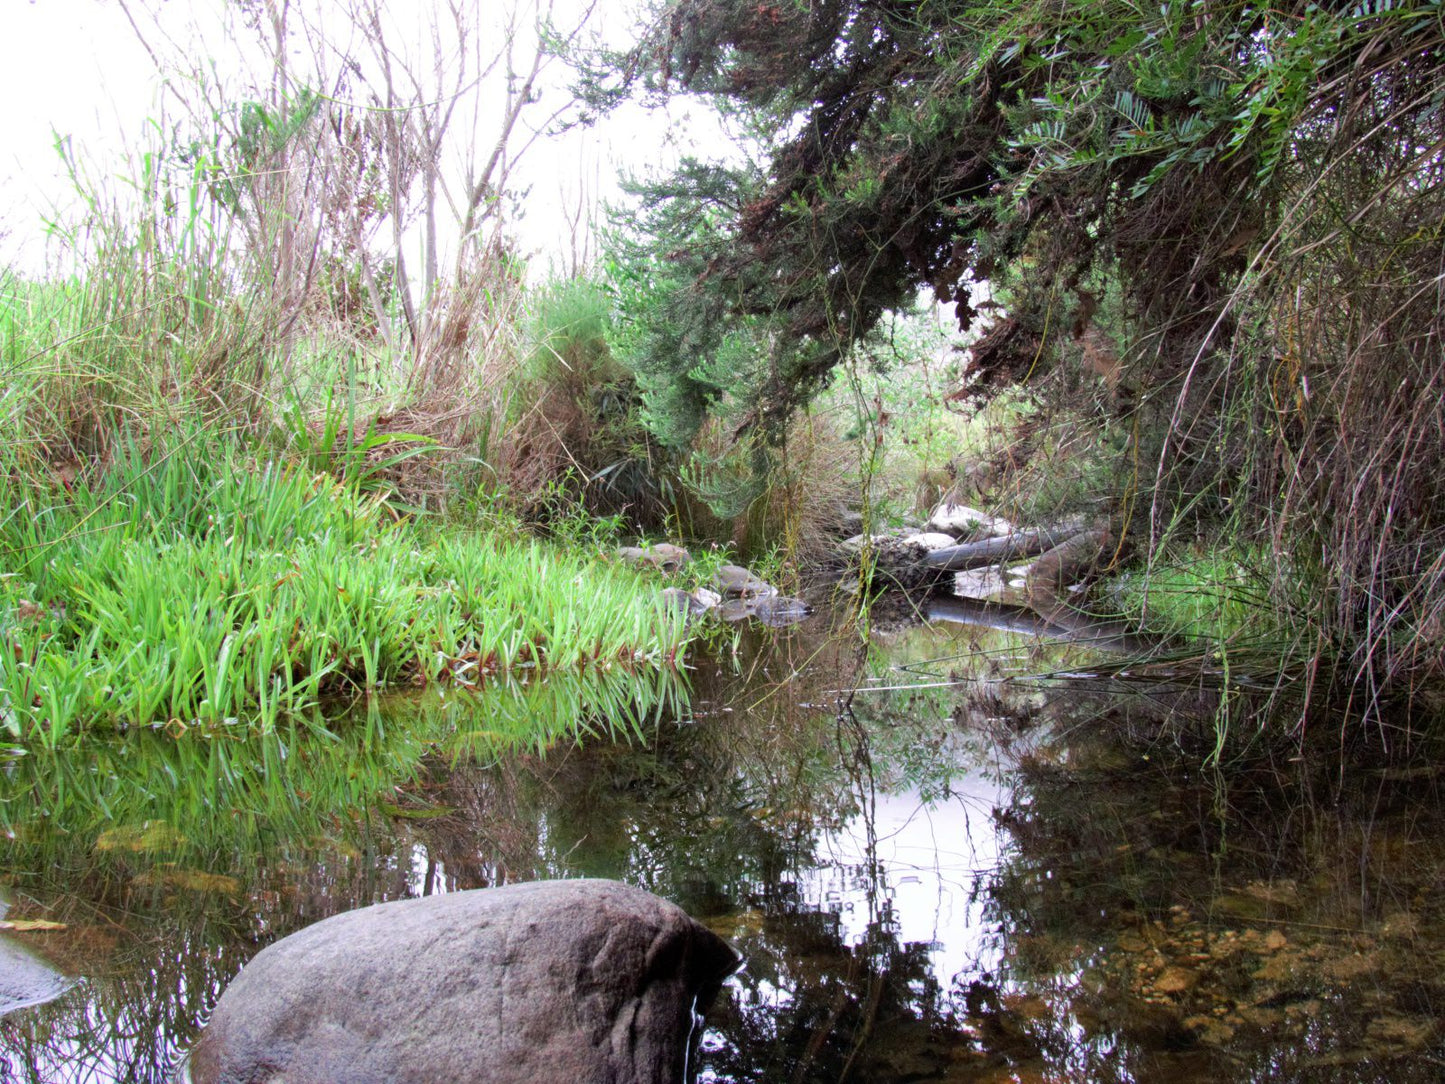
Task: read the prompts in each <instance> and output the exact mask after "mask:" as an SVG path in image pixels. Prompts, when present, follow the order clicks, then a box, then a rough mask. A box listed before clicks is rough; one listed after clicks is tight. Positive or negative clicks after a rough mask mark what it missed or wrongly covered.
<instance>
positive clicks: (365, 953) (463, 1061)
mask: <svg viewBox="0 0 1445 1084" xmlns="http://www.w3.org/2000/svg"><path fill="white" fill-rule="evenodd" d="M737 962H738V957H737V954H736V953H735V952H733V950H732V949H731V948H729V947H728V945H727V943H726V942H724V941H723V940H722V939H721V938H719V937H718V936H717V935H715V934H713V933H712V932H710V931H709V930H707V929H706V928H705V927H703V926H702V925H701V924H699V923H697V922H695V921H693V920H692V919H691V918H689V917H688V916H687V914H686V913H685V912H684V911H683V910H682V909H681V908H679V907H677V906H675V905H674V904H671V903H669V902H667V901H666V900H663V899H659V898H658V897H656V896H654V895H651V894H650V893H648V892H644V891H643V890H642V889H639V888H632V887H630V886H628V885H624V884H620V883H618V882H616V881H601V880H574V881H536V882H532V883H529V884H518V885H509V886H507V887H505V888H487V889H479V890H476V891H471V892H456V893H452V894H448V895H442V896H429V897H426V898H423V899H412V900H398V901H395V902H392V903H382V904H378V905H376V906H374V907H366V908H362V909H361V910H357V911H348V912H346V913H345V914H341V915H336V916H335V917H333V918H329V919H326V920H325V921H323V922H318V923H316V924H315V925H314V926H310V927H307V928H306V929H304V930H302V931H301V932H300V933H295V934H292V935H291V936H290V937H286V938H283V939H282V940H280V941H278V942H276V943H275V944H274V945H271V946H270V947H269V948H266V949H264V950H263V951H262V952H261V953H259V954H258V955H257V956H256V957H255V959H253V960H252V961H251V962H250V963H249V964H248V965H246V967H245V968H244V969H243V970H242V971H241V974H240V975H239V976H237V978H236V979H235V981H234V982H232V983H231V985H230V986H229V987H228V988H227V990H226V992H225V993H224V994H223V995H222V997H221V1000H220V1002H219V1004H217V1006H216V1011H215V1013H214V1015H213V1016H212V1017H211V1021H210V1023H209V1024H208V1025H207V1027H206V1029H205V1031H204V1032H203V1033H202V1034H201V1038H200V1040H199V1041H198V1042H197V1044H196V1046H195V1048H194V1049H193V1050H192V1051H191V1054H190V1056H189V1059H188V1061H189V1066H188V1071H189V1076H190V1080H192V1081H194V1084H243V1082H244V1084H260V1082H263V1081H268V1082H276V1084H279V1082H281V1081H285V1082H286V1084H343V1082H345V1084H423V1082H425V1084H463V1082H473V1081H482V1080H485V1081H487V1082H488V1084H546V1082H550V1081H557V1082H562V1081H567V1082H571V1081H590V1080H597V1081H602V1080H606V1081H612V1082H614V1084H676V1082H677V1081H681V1080H683V1079H684V1074H685V1071H686V1065H687V1063H688V1049H689V1043H690V1041H691V1038H692V1033H693V1030H694V1012H695V1011H697V1010H698V1009H700V1008H701V1007H702V1005H701V1004H700V1003H699V1000H698V999H699V998H700V997H701V998H704V999H705V998H708V997H710V996H711V993H712V991H713V990H715V988H716V986H717V984H718V983H719V982H721V980H722V979H723V978H724V977H725V976H726V975H727V974H728V973H730V972H731V971H732V970H733V969H734V968H735V967H736V966H737Z"/></svg>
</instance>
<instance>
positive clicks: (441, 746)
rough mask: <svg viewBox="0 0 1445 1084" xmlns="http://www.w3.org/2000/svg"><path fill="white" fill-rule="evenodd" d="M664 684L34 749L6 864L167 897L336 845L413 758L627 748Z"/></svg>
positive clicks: (558, 682) (16, 771) (623, 677)
mask: <svg viewBox="0 0 1445 1084" xmlns="http://www.w3.org/2000/svg"><path fill="white" fill-rule="evenodd" d="M680 682H681V678H680V677H679V676H678V674H677V673H676V672H675V671H672V670H666V669H657V670H652V671H648V672H646V674H645V675H644V676H642V677H638V676H635V675H630V674H627V673H625V672H622V671H613V672H611V673H597V672H589V673H588V674H586V675H580V676H578V675H572V674H560V673H559V674H556V675H553V676H551V677H549V678H546V679H539V680H536V681H532V682H529V683H525V684H523V683H518V682H515V681H512V680H509V679H506V678H501V679H498V680H497V681H496V682H494V683H491V684H489V685H488V686H487V687H486V688H485V689H482V690H480V691H477V692H461V693H447V694H446V695H441V694H437V693H427V694H424V695H421V696H409V697H403V696H389V697H384V698H373V699H370V700H367V701H364V702H363V703H362V705H361V706H359V707H358V709H357V711H356V712H354V713H353V714H352V715H349V716H344V717H342V718H340V719H338V720H334V721H332V722H330V723H329V724H328V723H327V722H325V721H323V720H322V719H321V718H319V717H317V716H311V717H307V718H303V719H292V720H288V721H284V722H283V723H282V724H280V725H278V726H277V727H275V728H274V729H273V730H271V731H269V732H267V733H265V734H256V733H253V732H248V731H246V730H244V729H243V728H239V727H238V728H234V729H229V728H228V729H217V730H213V731H210V732H207V733H206V734H204V735H187V736H185V737H184V738H183V739H182V740H175V739H174V738H172V737H170V736H168V735H166V734H164V733H161V732H158V731H153V730H141V731H133V732H131V733H129V734H126V735H123V736H121V737H117V738H110V739H106V738H101V737H96V738H94V739H92V740H91V741H90V742H89V743H88V744H87V746H86V750H85V755H84V756H78V755H76V754H75V753H74V752H69V751H63V750H62V751H50V750H44V749H42V750H37V751H35V752H33V753H32V754H30V755H29V756H25V757H21V758H18V759H17V760H15V761H14V762H13V763H12V764H11V765H10V766H9V769H8V771H7V772H6V773H5V774H4V775H3V777H0V828H3V830H4V831H5V832H6V833H7V834H8V835H9V836H10V837H11V839H12V841H13V842H12V844H11V852H10V854H8V855H7V858H8V859H10V860H11V861H8V862H7V865H8V866H9V867H10V868H12V869H16V870H19V869H44V868H46V867H47V866H51V865H56V864H57V862H56V857H57V855H56V849H57V848H58V849H59V850H61V851H64V852H65V854H66V855H67V859H66V861H65V862H63V863H59V864H62V865H66V866H70V865H73V862H72V861H71V860H70V859H71V858H73V857H74V856H75V855H76V854H77V852H80V853H83V854H84V856H85V857H84V858H82V859H81V861H82V863H83V864H84V865H86V866H89V867H91V868H92V870H96V869H100V868H102V867H107V868H108V867H117V868H124V869H131V868H134V867H151V866H157V865H160V864H164V865H165V869H166V871H168V872H166V874H165V875H164V876H158V878H157V879H155V881H154V883H155V884H157V885H160V884H163V883H164V884H170V885H171V886H172V887H174V886H175V882H176V877H175V876H171V875H170V874H171V873H174V872H175V871H180V872H181V873H186V872H187V871H190V870H194V869H199V870H208V871H213V872H221V871H224V872H226V873H228V874H229V873H235V872H242V871H244V870H245V869H247V868H249V867H250V866H251V865H252V863H253V862H254V861H256V860H257V857H258V856H260V855H263V854H265V853H266V852H267V851H274V849H275V848H276V846H277V845H278V844H280V845H282V846H284V847H293V848H294V847H304V846H305V845H307V844H308V843H309V842H310V841H312V840H314V839H316V838H319V837H326V836H331V835H333V834H335V833H337V832H340V833H342V834H343V835H344V834H346V833H347V832H348V830H349V827H350V826H352V825H354V823H355V820H356V818H358V817H363V816H364V815H365V814H366V812H367V811H368V810H370V809H373V808H376V803H377V800H378V796H380V795H383V794H393V793H394V792H395V788H396V787H397V786H398V785H400V784H403V783H405V782H407V781H408V780H409V779H411V778H412V777H413V775H414V773H415V770H416V767H417V765H418V763H419V762H420V761H421V760H422V758H423V757H424V756H426V755H429V754H434V753H440V754H442V755H443V756H452V757H463V756H464V757H467V758H473V759H475V758H481V759H485V760H490V759H493V758H495V757H498V756H500V755H502V754H503V753H505V752H507V751H509V750H516V749H522V750H530V751H533V752H540V751H542V750H543V749H545V748H546V747H548V746H550V745H554V744H556V743H557V742H562V741H568V740H573V739H576V738H578V737H581V736H583V735H586V734H599V733H600V734H606V735H608V736H613V737H618V736H641V735H642V734H643V733H644V728H645V727H646V725H647V723H648V721H649V720H652V721H655V720H657V719H658V718H661V717H662V716H663V715H675V714H676V713H677V711H678V710H679V705H680V703H681V699H682V696H683V689H682V686H681V683H680ZM41 811H44V812H43V814H42V812H41ZM32 849H33V850H32ZM27 855H28V858H27ZM218 856H219V857H218ZM192 880H193V881H194V879H192Z"/></svg>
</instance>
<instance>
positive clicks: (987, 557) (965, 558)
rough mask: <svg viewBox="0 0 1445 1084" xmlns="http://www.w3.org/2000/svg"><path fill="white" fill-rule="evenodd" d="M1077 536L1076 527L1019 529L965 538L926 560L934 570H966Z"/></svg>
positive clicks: (1027, 554) (1041, 549)
mask: <svg viewBox="0 0 1445 1084" xmlns="http://www.w3.org/2000/svg"><path fill="white" fill-rule="evenodd" d="M1086 533H1088V532H1086ZM1076 536H1077V532H1073V531H1059V530H1038V531H1015V532H1014V533H1013V534H1007V535H1004V536H1003V537H1002V538H985V539H984V540H983V541H982V542H965V543H964V544H963V545H961V546H949V547H948V548H947V549H941V550H934V551H933V552H932V553H930V554H928V555H927V556H926V557H924V558H923V564H924V566H925V567H927V568H929V569H931V570H933V571H934V572H963V571H966V570H967V569H970V568H982V567H983V566H984V565H993V564H999V563H1001V562H1004V561H1010V560H1012V559H1014V558H1016V557H1032V556H1034V555H1035V554H1039V553H1043V552H1045V551H1046V550H1051V549H1053V548H1055V547H1056V546H1059V545H1060V544H1061V543H1066V542H1068V541H1069V540H1070V539H1071V538H1073V537H1076Z"/></svg>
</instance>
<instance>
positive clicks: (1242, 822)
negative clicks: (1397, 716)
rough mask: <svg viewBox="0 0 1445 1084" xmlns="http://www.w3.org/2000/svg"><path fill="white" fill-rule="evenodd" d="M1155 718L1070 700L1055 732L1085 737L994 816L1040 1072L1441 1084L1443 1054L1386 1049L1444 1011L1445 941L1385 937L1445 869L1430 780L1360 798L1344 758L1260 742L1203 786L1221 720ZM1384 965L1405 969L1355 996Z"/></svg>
mask: <svg viewBox="0 0 1445 1084" xmlns="http://www.w3.org/2000/svg"><path fill="white" fill-rule="evenodd" d="M1167 706H1170V707H1177V702H1176V701H1173V700H1170V701H1168V704H1167ZM1156 708H1157V705H1152V706H1151V705H1150V704H1149V703H1147V702H1145V701H1141V700H1140V699H1139V698H1138V697H1134V698H1127V699H1124V700H1119V699H1113V700H1101V699H1099V698H1091V697H1079V696H1070V695H1064V696H1060V697H1059V698H1057V702H1056V703H1055V704H1054V705H1053V707H1052V708H1051V713H1050V714H1051V716H1052V718H1053V719H1054V727H1055V730H1056V731H1058V732H1061V733H1063V732H1069V731H1070V730H1071V728H1072V727H1076V726H1077V724H1078V723H1079V722H1080V721H1081V720H1082V721H1084V722H1085V724H1086V726H1085V727H1084V728H1082V729H1075V730H1073V737H1072V739H1071V740H1069V741H1068V742H1067V743H1057V744H1055V745H1054V746H1053V747H1052V748H1050V747H1049V746H1048V744H1047V743H1045V745H1044V747H1042V748H1041V749H1040V755H1039V756H1038V757H1036V758H1026V759H1025V760H1024V761H1023V763H1022V766H1021V768H1020V771H1019V785H1018V787H1017V788H1016V790H1015V792H1014V800H1013V801H1012V803H1011V804H1010V805H1009V806H1008V807H1007V808H1005V809H1002V810H1000V811H999V813H998V815H997V816H998V820H999V823H1000V826H1001V827H1002V828H1005V829H1006V830H1007V832H1008V834H1009V837H1010V839H1011V840H1012V846H1011V848H1010V850H1009V851H1008V853H1007V856H1006V859H1005V861H1004V863H1003V865H1002V867H1001V869H1000V871H999V874H998V876H997V877H996V878H995V879H994V880H993V883H992V885H991V887H990V891H989V897H988V915H989V918H990V921H991V922H992V923H994V924H996V926H997V928H998V929H999V930H1000V931H1001V932H1002V935H1003V938H1004V941H1005V943H1006V944H1007V945H1008V952H1007V954H1006V955H1005V957H1004V959H1003V961H1002V964H1001V967H1000V979H1001V983H1002V985H1003V986H1004V987H1005V988H1007V989H1009V990H1011V991H1013V992H1014V996H1015V997H1017V998H1019V999H1020V1000H1029V999H1033V1000H1034V1001H1036V1002H1037V1003H1038V1004H1039V1005H1040V1007H1041V1008H1042V1009H1043V1010H1044V1011H1040V1012H1038V1013H1037V1014H1035V1015H1034V1017H1033V1018H1032V1019H1031V1020H1030V1022H1029V1024H1028V1028H1029V1032H1030V1034H1031V1035H1032V1036H1033V1037H1034V1038H1035V1040H1036V1042H1037V1044H1038V1046H1039V1049H1040V1051H1041V1053H1042V1055H1043V1058H1044V1061H1045V1062H1046V1063H1047V1064H1049V1065H1051V1066H1068V1067H1069V1069H1070V1073H1069V1076H1068V1077H1067V1079H1077V1080H1087V1081H1091V1082H1093V1081H1099V1082H1112V1081H1120V1082H1123V1081H1132V1080H1141V1079H1173V1080H1178V1081H1210V1082H1213V1081H1218V1080H1231V1081H1234V1080H1238V1081H1266V1080H1279V1079H1289V1080H1300V1081H1341V1082H1343V1081H1351V1082H1380V1084H1384V1082H1386V1081H1426V1080H1437V1079H1439V1073H1440V1068H1439V1067H1440V1065H1441V1064H1442V1062H1441V1059H1440V1058H1439V1056H1438V1053H1439V1051H1438V1037H1437V1040H1436V1042H1437V1052H1436V1054H1434V1055H1432V1054H1431V1053H1429V1052H1428V1051H1423V1050H1421V1049H1420V1048H1419V1047H1418V1046H1414V1047H1412V1046H1410V1045H1409V1044H1406V1043H1404V1042H1401V1041H1395V1042H1393V1043H1392V1042H1390V1041H1384V1042H1381V1041H1379V1038H1380V1036H1381V1035H1388V1033H1389V1032H1390V1031H1391V1029H1394V1031H1395V1032H1396V1033H1397V1034H1398V1033H1400V1032H1401V1031H1402V1029H1407V1028H1408V1025H1409V1022H1410V1021H1412V1020H1414V1021H1421V1020H1423V1021H1429V1020H1435V1019H1438V1018H1439V1017H1440V1015H1441V1011H1442V1009H1445V982H1442V981H1441V979H1440V977H1439V963H1440V959H1439V948H1438V945H1437V946H1436V947H1435V950H1434V951H1435V955H1434V958H1433V959H1432V957H1431V956H1430V955H1429V954H1428V953H1427V954H1424V955H1420V954H1419V953H1417V952H1412V951H1405V952H1403V953H1399V954H1396V955H1392V950H1391V948H1390V946H1389V944H1388V938H1387V937H1384V936H1381V934H1380V933H1379V932H1378V931H1380V930H1382V929H1388V924H1389V916H1390V915H1391V911H1392V909H1396V910H1397V909H1398V908H1400V907H1401V906H1402V904H1404V902H1405V901H1407V900H1410V899H1412V898H1414V899H1415V900H1416V901H1417V902H1418V901H1419V900H1421V899H1424V898H1426V897H1424V896H1422V895H1421V889H1422V887H1423V886H1424V885H1425V884H1438V878H1439V874H1440V870H1441V869H1442V868H1445V847H1441V846H1440V841H1441V839H1442V838H1445V837H1442V835H1441V831H1440V828H1441V827H1442V826H1441V825H1440V823H1439V821H1440V814H1439V810H1440V808H1441V795H1440V794H1439V792H1438V786H1434V785H1433V784H1430V783H1429V782H1428V780H1430V779H1433V778H1434V774H1433V773H1432V774H1429V775H1427V776H1426V779H1425V780H1421V779H1419V778H1416V779H1415V780H1414V782H1413V783H1409V782H1403V781H1402V782H1398V783H1395V784H1386V783H1384V782H1383V781H1382V779H1381V775H1385V776H1388V775H1390V774H1391V773H1390V771H1389V770H1388V769H1386V770H1382V771H1381V773H1378V774H1375V775H1374V776H1373V778H1372V779H1371V781H1370V783H1369V785H1367V786H1364V787H1361V786H1360V785H1359V780H1358V778H1356V780H1355V781H1354V782H1353V783H1350V782H1347V777H1346V776H1345V775H1343V774H1342V773H1341V771H1340V766H1339V760H1338V755H1339V750H1338V747H1337V746H1336V747H1334V748H1331V749H1328V750H1325V751H1324V752H1325V755H1324V756H1323V757H1321V756H1320V755H1319V752H1320V750H1317V749H1312V748H1310V747H1309V746H1308V745H1306V746H1304V747H1302V746H1301V745H1300V744H1299V743H1298V742H1290V743H1287V744H1285V745H1282V746H1279V747H1275V748H1271V747H1270V746H1269V745H1268V744H1266V743H1264V742H1263V741H1262V740H1261V741H1260V742H1258V743H1257V744H1256V745H1255V746H1254V747H1253V748H1251V749H1249V750H1231V752H1232V753H1233V754H1234V759H1233V760H1232V761H1231V762H1230V763H1229V764H1228V766H1227V770H1224V771H1220V772H1201V771H1200V770H1199V768H1198V765H1199V764H1200V763H1201V762H1202V761H1203V760H1204V757H1205V756H1206V755H1207V750H1208V748H1209V745H1210V744H1212V741H1213V737H1212V735H1211V734H1210V733H1209V732H1208V725H1209V720H1208V719H1207V718H1206V719H1205V720H1204V721H1203V723H1202V724H1201V721H1200V720H1199V719H1198V718H1194V719H1190V718H1187V717H1186V718H1182V719H1181V718H1178V717H1173V718H1168V719H1166V718H1165V717H1164V714H1163V713H1161V712H1160V711H1158V710H1156ZM1406 774H1407V775H1408V774H1409V773H1408V772H1407V773H1406ZM1422 781H1423V782H1426V783H1427V785H1426V787H1425V788H1423V789H1422V787H1421V786H1420V783H1421V782H1422ZM1429 789H1433V790H1434V793H1431V794H1428V795H1427V794H1426V793H1424V791H1425V790H1429ZM1431 840H1433V841H1435V842H1434V843H1433V844H1430V852H1431V853H1430V854H1429V855H1428V856H1427V854H1426V852H1425V850H1424V849H1423V848H1421V847H1419V844H1422V843H1428V842H1429V841H1431ZM1407 842H1409V843H1412V844H1413V846H1406V844H1407ZM1401 848H1404V849H1405V850H1406V852H1407V853H1412V854H1413V855H1414V856H1415V858H1416V861H1415V862H1413V863H1401V862H1399V861H1398V860H1393V859H1392V858H1391V856H1392V855H1398V854H1399V853H1400V852H1401ZM1436 928H1437V929H1442V928H1445V924H1442V925H1437V927H1436ZM1271 937H1273V938H1275V939H1276V940H1275V941H1274V942H1273V944H1274V945H1275V946H1277V947H1276V948H1270V947H1269V946H1270V945H1271V941H1270V938H1271ZM1239 938H1242V939H1243V940H1242V941H1240V940H1238V939H1239ZM1251 938H1253V940H1252V941H1251V940H1250V939H1251ZM1240 944H1244V945H1246V946H1248V945H1253V946H1255V948H1254V949H1253V950H1252V951H1250V950H1248V949H1246V950H1244V951H1235V950H1236V949H1237V948H1238V946H1239V945H1240ZM1399 947H1402V948H1406V949H1408V946H1405V945H1403V944H1402V945H1400V946H1399ZM1372 954H1373V955H1372ZM1371 958H1373V959H1376V960H1377V961H1383V960H1386V959H1390V960H1392V961H1393V963H1392V964H1391V965H1390V967H1388V968H1385V969H1384V970H1383V971H1377V972H1375V973H1374V977H1372V978H1370V979H1369V980H1368V981H1367V982H1361V981H1360V980H1359V979H1342V976H1347V975H1350V974H1351V973H1352V971H1354V972H1357V973H1358V972H1362V969H1363V968H1364V967H1365V964H1364V963H1362V962H1361V961H1362V960H1363V961H1366V962H1367V961H1368V960H1369V959H1371ZM1141 972H1142V973H1143V976H1145V977H1146V978H1147V981H1144V979H1141V976H1140V973H1141ZM1387 972H1388V973H1387ZM1365 974H1369V973H1368V972H1365ZM1196 984H1197V985H1196ZM1372 1021H1375V1022H1374V1023H1372ZM1381 1021H1383V1022H1384V1024H1383V1026H1381V1023H1380V1022H1381ZM1221 1027H1223V1028H1224V1029H1225V1030H1224V1031H1223V1032H1221V1031H1220V1030H1219V1029H1220V1028H1221Z"/></svg>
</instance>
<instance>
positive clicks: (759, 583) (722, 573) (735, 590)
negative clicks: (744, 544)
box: [713, 565, 778, 598]
mask: <svg viewBox="0 0 1445 1084" xmlns="http://www.w3.org/2000/svg"><path fill="white" fill-rule="evenodd" d="M713 586H714V587H716V588H717V589H718V591H720V592H721V593H722V595H723V597H724V598H764V597H766V596H768V595H776V594H777V593H778V589H777V588H776V587H774V586H773V585H772V584H770V583H768V582H767V581H766V580H760V579H758V577H756V576H754V575H753V574H752V573H751V572H749V571H748V570H747V569H745V568H743V567H742V566H740V565H723V566H722V567H721V568H719V569H718V570H717V574H716V575H715V576H714V577H713Z"/></svg>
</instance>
